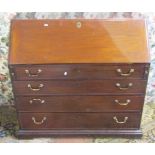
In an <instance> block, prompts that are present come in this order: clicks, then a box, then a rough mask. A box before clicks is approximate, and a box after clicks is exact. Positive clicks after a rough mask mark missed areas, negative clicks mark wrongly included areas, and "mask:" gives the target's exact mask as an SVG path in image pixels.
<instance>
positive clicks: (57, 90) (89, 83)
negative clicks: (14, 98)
mask: <svg viewBox="0 0 155 155" xmlns="http://www.w3.org/2000/svg"><path fill="white" fill-rule="evenodd" d="M117 83H120V85H121V86H120V87H121V88H128V89H127V90H120V89H119V87H117V86H116V84H117ZM130 83H132V86H131V87H129V86H128V85H129V84H130ZM28 85H30V86H31V88H29V87H28ZM40 85H44V86H43V87H42V88H39V86H40ZM13 88H14V93H15V95H95V94H98V95H104V94H107V95H108V94H109V93H112V94H122V95H123V94H144V93H145V88H146V80H136V79H134V80H131V79H130V80H128V79H121V80H116V79H114V80H52V81H13ZM32 89H39V90H38V91H33V90H32Z"/></svg>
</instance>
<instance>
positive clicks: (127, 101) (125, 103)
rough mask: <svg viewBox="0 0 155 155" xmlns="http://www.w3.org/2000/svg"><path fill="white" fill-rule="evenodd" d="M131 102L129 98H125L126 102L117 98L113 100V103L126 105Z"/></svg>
mask: <svg viewBox="0 0 155 155" xmlns="http://www.w3.org/2000/svg"><path fill="white" fill-rule="evenodd" d="M130 102H131V100H129V99H127V100H126V102H122V103H121V102H119V100H115V103H117V104H119V105H128V104H129V103H130Z"/></svg>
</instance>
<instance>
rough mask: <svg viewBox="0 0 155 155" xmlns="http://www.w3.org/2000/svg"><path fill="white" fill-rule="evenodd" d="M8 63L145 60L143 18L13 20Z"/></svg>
mask: <svg viewBox="0 0 155 155" xmlns="http://www.w3.org/2000/svg"><path fill="white" fill-rule="evenodd" d="M10 39H11V40H10V54H9V64H53V63H54V64H58V63H147V62H149V52H148V47H147V36H146V27H145V21H143V20H101V19H100V20H98V19H73V20H65V19H60V20H13V21H12V23H11V36H10Z"/></svg>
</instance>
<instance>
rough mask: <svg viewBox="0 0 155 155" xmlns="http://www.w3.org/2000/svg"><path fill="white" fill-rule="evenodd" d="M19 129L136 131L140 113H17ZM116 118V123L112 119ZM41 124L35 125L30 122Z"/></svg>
mask: <svg viewBox="0 0 155 155" xmlns="http://www.w3.org/2000/svg"><path fill="white" fill-rule="evenodd" d="M18 115H19V121H20V125H21V129H45V130H48V129H113V128H115V129H116V128H117V129H133V128H134V129H138V128H139V126H140V119H141V114H140V113H125V112H124V113H19V114H18ZM115 116H116V117H117V119H118V121H119V122H123V121H124V118H125V117H128V119H127V121H126V122H125V123H122V124H118V123H116V121H115V120H114V119H113V117H115ZM32 117H34V118H35V121H36V122H41V121H42V120H43V118H44V117H46V120H45V121H43V123H42V124H35V123H34V122H33V120H32Z"/></svg>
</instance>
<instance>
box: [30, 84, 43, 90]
mask: <svg viewBox="0 0 155 155" xmlns="http://www.w3.org/2000/svg"><path fill="white" fill-rule="evenodd" d="M27 87H28V88H30V89H31V90H32V91H39V90H40V89H41V88H42V87H44V85H43V84H39V86H38V88H33V87H32V86H31V84H28V85H27Z"/></svg>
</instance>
